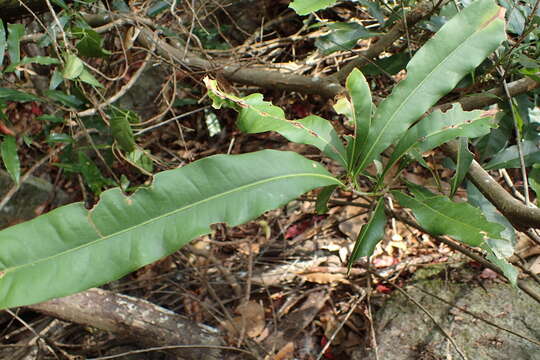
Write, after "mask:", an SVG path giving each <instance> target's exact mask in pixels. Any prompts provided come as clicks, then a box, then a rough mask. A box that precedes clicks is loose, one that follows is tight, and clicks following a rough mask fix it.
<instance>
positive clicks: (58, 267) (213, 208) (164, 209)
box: [0, 150, 341, 309]
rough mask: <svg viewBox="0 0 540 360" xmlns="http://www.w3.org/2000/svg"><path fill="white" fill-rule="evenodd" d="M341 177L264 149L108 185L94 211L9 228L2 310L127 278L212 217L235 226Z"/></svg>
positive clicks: (61, 211) (72, 211)
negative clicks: (130, 190)
mask: <svg viewBox="0 0 540 360" xmlns="http://www.w3.org/2000/svg"><path fill="white" fill-rule="evenodd" d="M261 165H263V166H261ZM253 169H257V171H254V170H253ZM332 184H339V185H341V183H340V182H339V181H338V180H336V179H335V178H333V177H332V176H331V175H330V174H329V173H328V172H327V171H326V170H325V169H324V168H323V167H322V166H321V165H320V164H318V163H316V162H313V161H310V160H308V159H306V158H304V157H302V156H300V155H298V154H296V153H292V152H280V151H274V150H264V151H260V152H256V153H250V154H243V155H216V156H211V157H208V158H205V159H202V160H198V161H196V162H194V163H192V164H189V165H187V166H184V167H181V168H178V169H174V170H169V171H165V172H162V173H160V174H157V175H156V176H155V177H154V182H153V184H152V186H150V187H149V188H143V189H140V190H138V191H136V192H135V193H134V194H133V195H131V196H129V197H128V196H125V195H124V194H123V193H122V191H121V190H120V189H119V188H114V189H111V190H107V191H105V192H103V193H102V194H101V197H100V201H99V203H98V204H97V205H96V206H95V207H94V208H92V209H91V210H87V209H85V207H84V205H83V204H82V203H75V204H71V205H67V206H64V207H61V208H58V209H56V210H53V211H51V212H49V213H47V214H45V215H42V216H40V217H38V218H36V219H34V220H31V221H29V222H26V223H22V224H18V225H15V226H13V227H10V228H7V229H5V230H2V231H0V248H1V249H2V251H1V252H0V309H3V308H9V307H14V306H21V305H27V304H32V303H36V302H40V301H44V300H47V299H50V298H54V297H60V296H65V295H68V294H72V293H75V292H78V291H82V290H85V289H88V288H90V287H94V286H98V285H101V284H103V283H106V282H108V281H112V280H115V279H118V278H120V277H122V276H124V275H126V274H128V273H130V272H132V271H134V270H136V269H138V268H140V267H142V266H145V265H147V264H149V263H152V262H154V261H156V260H158V259H160V258H162V257H164V256H167V255H169V254H171V253H173V252H174V251H176V250H178V249H179V248H180V247H182V246H184V245H185V244H187V243H188V242H189V241H190V240H191V239H194V238H196V237H198V236H201V235H204V234H207V233H209V232H210V228H209V226H210V225H211V224H215V223H227V224H229V225H230V226H236V225H239V224H242V223H245V222H246V221H249V220H251V219H253V218H255V217H257V216H259V215H261V214H262V213H264V212H265V211H268V210H271V209H275V208H277V207H280V206H283V205H284V204H286V203H287V202H288V201H290V200H292V199H294V198H296V197H298V196H299V195H301V194H303V193H305V192H306V191H309V190H311V189H314V188H316V187H320V186H328V185H332Z"/></svg>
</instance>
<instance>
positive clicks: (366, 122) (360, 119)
mask: <svg viewBox="0 0 540 360" xmlns="http://www.w3.org/2000/svg"><path fill="white" fill-rule="evenodd" d="M345 85H346V87H347V90H348V92H349V96H350V97H351V103H352V104H351V105H352V110H353V111H352V112H351V113H352V115H353V118H352V119H351V120H352V121H353V123H354V125H355V126H354V140H353V142H354V145H353V148H352V154H351V155H350V156H351V157H350V159H349V171H352V170H353V166H354V164H355V163H356V161H357V159H358V153H359V151H360V148H361V146H362V144H363V143H364V142H365V141H366V140H367V136H368V132H369V128H370V127H371V111H372V107H373V104H372V101H371V91H370V90H369V85H368V83H367V81H366V78H365V77H364V75H362V72H361V71H360V70H358V69H354V70H353V71H352V72H351V74H350V75H349V76H348V77H347V81H346V83H345Z"/></svg>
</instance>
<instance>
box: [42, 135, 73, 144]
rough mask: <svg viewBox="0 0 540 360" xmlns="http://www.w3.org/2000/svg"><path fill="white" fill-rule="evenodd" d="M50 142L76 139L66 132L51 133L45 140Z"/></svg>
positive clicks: (67, 141)
mask: <svg viewBox="0 0 540 360" xmlns="http://www.w3.org/2000/svg"><path fill="white" fill-rule="evenodd" d="M45 141H47V142H48V143H69V144H71V143H74V142H75V141H74V140H73V138H72V137H71V136H70V135H68V134H64V133H50V134H49V136H47V139H46V140H45Z"/></svg>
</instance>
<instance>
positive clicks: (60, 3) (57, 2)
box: [51, 0, 69, 11]
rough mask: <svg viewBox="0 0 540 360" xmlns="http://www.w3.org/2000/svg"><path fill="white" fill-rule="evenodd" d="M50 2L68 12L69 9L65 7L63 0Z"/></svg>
mask: <svg viewBox="0 0 540 360" xmlns="http://www.w3.org/2000/svg"><path fill="white" fill-rule="evenodd" d="M51 1H52V3H54V4H56V5H58V6H60V7H61V8H62V9H64V10H66V11H69V7H68V6H67V5H66V3H65V2H64V0H51Z"/></svg>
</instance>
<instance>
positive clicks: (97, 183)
mask: <svg viewBox="0 0 540 360" xmlns="http://www.w3.org/2000/svg"><path fill="white" fill-rule="evenodd" d="M77 165H78V166H77V170H78V171H80V173H81V174H82V176H83V178H84V181H85V182H86V184H87V185H88V187H89V188H90V190H92V192H93V193H94V194H96V195H99V194H100V193H101V191H102V190H103V188H104V187H106V186H111V185H114V181H112V180H111V179H107V178H105V177H104V176H103V175H102V174H101V171H100V170H99V168H98V167H97V165H96V164H95V163H94V162H93V161H92V159H91V158H90V157H88V155H86V154H85V153H84V152H83V151H79V152H78V164H77Z"/></svg>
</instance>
